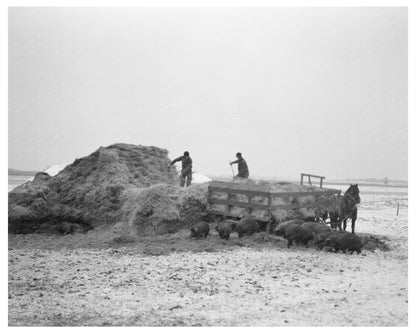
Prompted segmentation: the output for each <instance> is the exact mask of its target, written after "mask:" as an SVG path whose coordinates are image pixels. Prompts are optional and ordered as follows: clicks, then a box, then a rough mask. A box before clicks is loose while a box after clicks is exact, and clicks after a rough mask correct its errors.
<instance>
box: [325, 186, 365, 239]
mask: <svg viewBox="0 0 416 333" xmlns="http://www.w3.org/2000/svg"><path fill="white" fill-rule="evenodd" d="M360 202H361V198H360V190H359V188H358V184H355V185H352V184H351V185H350V187H349V188H348V189H347V190H346V191H345V193H344V195H342V196H339V197H338V198H337V200H336V201H335V203H334V205H333V207H332V209H331V212H330V218H331V226H335V229H336V226H338V227H339V228H340V229H341V224H342V228H343V230H344V231H345V229H347V220H348V219H351V233H354V232H355V221H356V220H357V204H359V203H360Z"/></svg>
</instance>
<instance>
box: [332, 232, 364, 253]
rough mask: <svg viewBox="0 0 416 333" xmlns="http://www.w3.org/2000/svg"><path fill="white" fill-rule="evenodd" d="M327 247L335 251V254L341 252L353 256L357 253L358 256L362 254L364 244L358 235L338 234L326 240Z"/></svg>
mask: <svg viewBox="0 0 416 333" xmlns="http://www.w3.org/2000/svg"><path fill="white" fill-rule="evenodd" d="M325 246H327V247H328V248H330V249H333V250H334V251H335V253H336V252H338V251H339V250H341V251H342V252H343V253H346V251H349V252H350V254H352V253H354V251H356V252H357V254H359V253H361V249H362V247H363V243H362V241H361V238H360V237H359V236H357V235H354V234H351V233H349V232H338V233H335V234H333V235H330V236H329V237H327V239H326V240H325Z"/></svg>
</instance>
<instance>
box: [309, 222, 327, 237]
mask: <svg viewBox="0 0 416 333" xmlns="http://www.w3.org/2000/svg"><path fill="white" fill-rule="evenodd" d="M330 231H331V228H330V227H328V226H326V225H324V224H320V225H319V226H317V227H316V228H315V229H313V230H312V232H314V233H315V234H316V235H318V234H323V233H327V232H330Z"/></svg>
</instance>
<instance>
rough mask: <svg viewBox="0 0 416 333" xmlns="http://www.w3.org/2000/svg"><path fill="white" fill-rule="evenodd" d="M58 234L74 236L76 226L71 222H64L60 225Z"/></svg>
mask: <svg viewBox="0 0 416 333" xmlns="http://www.w3.org/2000/svg"><path fill="white" fill-rule="evenodd" d="M57 229H58V232H59V233H60V234H61V235H63V236H64V235H67V234H72V233H73V232H74V226H73V225H72V223H69V222H66V221H65V222H62V223H60V224H59V225H58V228H57Z"/></svg>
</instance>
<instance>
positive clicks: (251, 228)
mask: <svg viewBox="0 0 416 333" xmlns="http://www.w3.org/2000/svg"><path fill="white" fill-rule="evenodd" d="M234 231H235V232H236V233H238V238H241V237H243V236H244V235H247V236H251V235H252V234H254V233H255V232H259V225H258V224H257V222H256V221H255V220H254V219H253V218H251V217H245V218H243V219H242V220H240V221H239V222H238V223H237V226H236V227H235V230H234Z"/></svg>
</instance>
